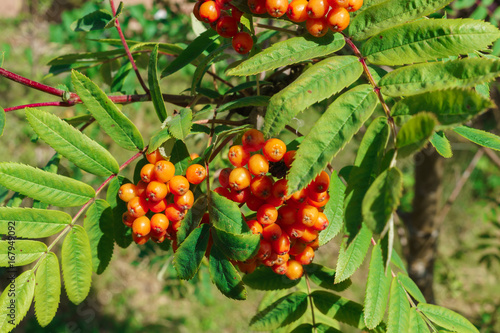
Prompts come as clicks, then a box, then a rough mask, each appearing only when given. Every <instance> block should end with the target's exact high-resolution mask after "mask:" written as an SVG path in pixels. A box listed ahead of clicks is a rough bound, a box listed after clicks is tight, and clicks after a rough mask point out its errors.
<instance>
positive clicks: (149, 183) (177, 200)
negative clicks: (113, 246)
mask: <svg viewBox="0 0 500 333" xmlns="http://www.w3.org/2000/svg"><path fill="white" fill-rule="evenodd" d="M146 158H147V160H148V162H149V163H148V164H146V165H144V166H143V167H142V169H141V180H140V181H139V182H138V183H137V184H136V185H134V184H123V185H122V186H121V187H120V189H119V191H118V196H119V197H120V199H121V200H123V201H125V202H126V203H127V211H126V212H125V213H123V217H122V218H123V223H124V224H125V225H126V226H128V227H131V228H132V237H133V239H134V241H135V242H136V243H137V244H144V243H146V242H147V241H148V240H149V239H150V238H151V239H152V240H153V241H154V242H156V243H162V242H163V241H164V240H165V238H168V239H170V240H174V239H175V238H176V237H175V233H176V232H177V230H178V229H179V226H180V223H181V221H182V219H183V218H184V215H185V214H186V211H187V210H188V209H190V208H191V207H192V206H193V202H194V196H193V192H191V191H190V190H189V185H190V184H199V183H201V182H202V181H203V180H204V179H205V177H206V175H207V171H206V169H205V167H203V166H202V165H200V164H192V165H190V166H189V167H188V168H187V170H186V176H176V175H175V166H174V165H173V164H172V162H170V161H166V160H165V159H164V158H163V156H161V154H160V152H159V151H158V150H156V151H154V152H152V153H151V154H147V155H146Z"/></svg>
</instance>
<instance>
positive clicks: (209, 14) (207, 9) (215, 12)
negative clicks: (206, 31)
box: [200, 0, 220, 23]
mask: <svg viewBox="0 0 500 333" xmlns="http://www.w3.org/2000/svg"><path fill="white" fill-rule="evenodd" d="M200 17H201V20H202V21H203V22H205V23H213V22H215V21H217V20H218V19H219V17H220V7H219V6H218V5H217V3H216V2H215V1H212V0H210V1H206V2H204V3H202V4H201V6H200Z"/></svg>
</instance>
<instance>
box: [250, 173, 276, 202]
mask: <svg viewBox="0 0 500 333" xmlns="http://www.w3.org/2000/svg"><path fill="white" fill-rule="evenodd" d="M272 189H273V180H272V179H271V178H270V177H268V176H257V177H254V178H253V179H252V181H251V183H250V190H251V191H252V194H253V195H254V196H256V197H257V198H259V199H262V200H266V199H267V198H269V197H270V196H271V193H272Z"/></svg>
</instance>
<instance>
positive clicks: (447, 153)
mask: <svg viewBox="0 0 500 333" xmlns="http://www.w3.org/2000/svg"><path fill="white" fill-rule="evenodd" d="M430 142H431V144H432V145H433V146H434V148H436V151H437V152H438V153H439V154H440V155H441V156H443V157H445V158H450V157H452V156H453V151H452V150H451V144H450V141H448V139H447V138H446V135H444V132H443V131H439V132H434V134H432V137H431V139H430Z"/></svg>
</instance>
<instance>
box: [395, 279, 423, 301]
mask: <svg viewBox="0 0 500 333" xmlns="http://www.w3.org/2000/svg"><path fill="white" fill-rule="evenodd" d="M398 280H399V282H400V283H401V285H402V286H403V288H404V289H405V290H406V291H407V292H408V293H409V294H410V295H411V296H413V298H414V299H416V300H417V301H418V302H419V303H426V302H425V297H424V295H423V294H422V292H421V291H420V289H419V288H418V286H417V285H416V284H415V282H413V280H412V279H410V277H409V276H408V275H405V274H401V273H398Z"/></svg>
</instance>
